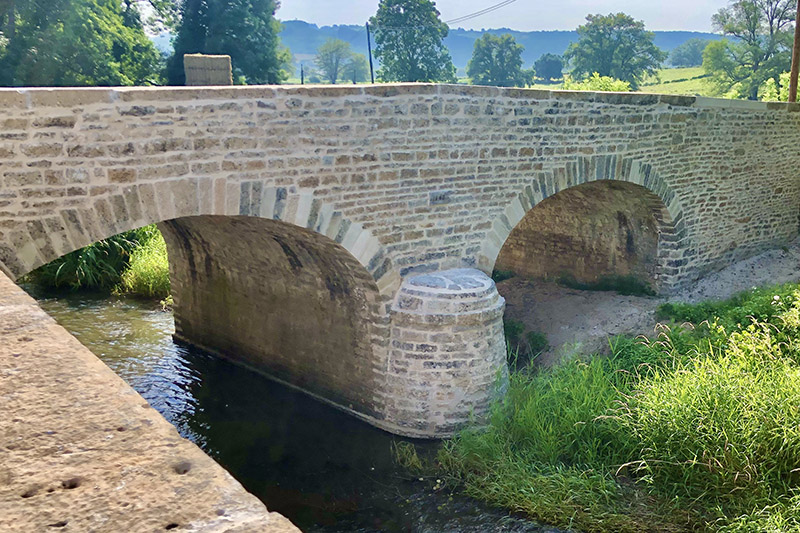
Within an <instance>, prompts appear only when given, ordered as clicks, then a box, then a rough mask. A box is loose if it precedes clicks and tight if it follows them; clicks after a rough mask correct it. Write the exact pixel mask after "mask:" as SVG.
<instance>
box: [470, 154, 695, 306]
mask: <svg viewBox="0 0 800 533" xmlns="http://www.w3.org/2000/svg"><path fill="white" fill-rule="evenodd" d="M601 182H608V183H609V184H612V183H614V182H618V183H620V185H623V184H626V185H624V186H625V187H626V188H627V189H628V192H629V193H631V194H632V195H634V196H636V201H641V202H643V203H645V204H646V209H647V210H648V211H649V214H650V215H651V216H652V219H653V221H654V224H655V228H654V230H655V232H656V236H657V242H656V243H655V246H654V248H655V258H654V263H655V264H654V269H655V272H653V277H654V280H655V288H656V289H657V290H658V291H659V292H662V293H669V292H671V291H673V290H675V289H676V288H677V287H679V286H680V285H681V284H682V283H684V282H685V280H686V272H685V269H683V268H682V267H683V266H684V265H685V264H686V262H687V261H686V256H687V254H691V243H690V240H689V238H688V235H687V231H686V227H685V223H684V219H683V208H682V206H681V202H680V199H679V198H678V196H677V194H676V193H675V191H674V190H673V189H672V188H671V187H670V186H669V185H668V184H667V183H666V181H665V180H664V179H663V178H662V177H661V176H660V175H659V173H658V172H657V170H656V169H655V168H653V167H652V166H651V165H649V164H647V163H644V162H642V161H640V160H637V159H630V158H622V157H618V156H616V155H604V156H595V157H581V158H579V159H577V160H576V161H573V162H571V163H569V164H567V165H565V166H563V167H559V168H557V169H555V170H554V171H552V172H549V171H542V172H539V173H538V175H537V176H536V177H535V178H534V179H533V180H532V181H531V182H530V183H529V184H527V185H526V186H525V187H524V189H523V190H522V192H520V193H519V194H518V195H517V196H516V197H515V198H514V199H513V200H512V201H511V202H510V203H509V204H507V206H506V208H505V210H504V212H503V213H502V214H501V215H500V216H498V217H496V218H495V219H494V221H493V223H492V227H491V229H490V230H489V232H488V234H487V236H486V237H485V238H484V240H483V242H482V245H481V254H480V256H479V258H478V264H479V267H480V268H481V269H482V270H483V271H484V272H487V273H490V272H492V271H493V270H494V268H495V266H496V264H497V261H498V258H499V257H500V254H501V250H503V247H504V245H505V244H506V243H507V242H508V240H509V237H511V236H512V232H514V231H515V230H517V231H519V230H518V228H519V227H520V226H521V225H522V223H523V220H524V219H525V218H526V216H529V215H530V214H531V213H532V212H533V211H532V210H533V208H534V207H536V206H539V205H540V204H541V203H542V202H544V201H545V200H548V199H551V198H553V197H555V196H556V195H558V194H559V193H566V194H569V193H571V192H573V191H577V190H579V189H581V186H582V185H587V184H598V183H601ZM560 196H563V195H559V197H560Z"/></svg>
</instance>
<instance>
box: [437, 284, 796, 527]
mask: <svg viewBox="0 0 800 533" xmlns="http://www.w3.org/2000/svg"><path fill="white" fill-rule="evenodd" d="M661 313H662V316H666V317H669V318H671V319H672V320H674V321H675V323H672V324H671V325H669V326H664V327H662V329H661V331H660V333H659V335H658V336H657V337H656V338H655V339H652V340H650V339H644V338H638V339H633V338H630V337H619V338H616V339H613V340H612V341H611V349H612V350H611V351H612V354H611V355H610V356H608V357H601V356H596V357H594V358H592V359H591V360H589V361H579V360H570V361H567V362H565V363H563V364H562V365H560V366H558V367H556V368H553V369H550V370H540V371H517V372H515V373H513V374H512V376H511V382H510V387H509V393H508V396H507V397H506V399H505V400H504V401H503V402H502V403H500V404H497V405H496V406H495V407H494V410H493V412H492V414H491V418H490V423H489V426H488V428H486V429H484V430H477V429H472V430H465V431H463V432H461V433H460V434H459V435H458V436H456V437H455V438H454V439H452V440H450V441H448V442H447V443H445V445H444V446H443V448H442V450H441V452H440V454H439V467H440V469H441V470H442V473H443V475H444V476H446V477H447V479H448V480H449V481H450V482H451V483H453V484H454V486H461V487H463V488H464V489H465V490H466V491H467V493H469V494H471V495H472V496H474V497H476V498H479V499H483V500H485V501H487V502H490V503H492V504H494V505H497V506H500V507H504V508H507V509H509V510H512V511H516V512H522V513H525V514H527V515H528V516H530V517H531V518H534V519H536V520H539V521H542V522H546V523H549V524H553V525H556V526H560V527H571V528H575V529H577V530H580V531H585V532H592V531H598V532H599V531H696V530H701V531H703V530H705V531H725V532H734V531H735V532H744V531H752V532H756V531H759V532H760V531H775V532H779V531H781V532H782V531H798V532H800V290H798V287H797V285H787V286H782V287H776V288H773V289H765V290H756V291H750V292H748V293H745V294H743V295H739V296H737V297H735V298H733V299H731V300H729V301H726V302H718V303H713V304H701V305H697V306H689V305H676V304H673V305H671V306H664V307H663V308H662V309H661ZM677 322H691V323H692V325H688V324H687V325H684V326H680V325H678V324H677Z"/></svg>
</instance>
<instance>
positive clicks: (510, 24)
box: [276, 0, 728, 31]
mask: <svg viewBox="0 0 800 533" xmlns="http://www.w3.org/2000/svg"><path fill="white" fill-rule="evenodd" d="M499 2H500V0H436V7H437V8H438V9H439V11H440V12H441V14H442V20H444V21H447V20H450V19H455V18H457V17H462V16H464V15H469V14H471V13H474V12H476V11H479V10H482V9H485V8H487V7H490V6H492V5H495V4H497V3H499ZM726 5H728V1H727V0H670V1H665V0H604V1H594V2H592V1H589V0H516V2H514V3H512V4H510V5H507V6H505V7H503V8H501V9H498V10H496V11H494V12H492V13H488V14H486V15H483V16H481V17H478V18H475V19H472V20H470V21H468V22H465V23H461V24H454V26H456V27H463V28H467V29H475V30H480V29H483V28H500V27H504V28H510V29H512V30H520V31H532V30H574V29H575V28H577V27H578V26H579V25H580V24H583V23H584V22H585V18H586V15H587V14H589V13H602V14H604V15H605V14H608V13H616V12H619V11H622V12H625V13H627V14H629V15H631V16H633V17H634V18H636V19H637V20H643V21H644V22H645V25H646V27H647V29H648V30H690V31H712V27H711V16H712V15H713V14H714V13H716V12H717V11H718V10H719V9H720V8H722V7H725V6H726ZM377 6H378V0H281V7H280V9H279V10H278V12H277V13H276V16H277V18H278V19H280V20H295V19H299V20H304V21H306V22H311V23H314V24H317V25H319V26H329V25H333V24H364V22H366V21H367V19H369V17H371V16H372V15H374V14H375V12H376V11H377Z"/></svg>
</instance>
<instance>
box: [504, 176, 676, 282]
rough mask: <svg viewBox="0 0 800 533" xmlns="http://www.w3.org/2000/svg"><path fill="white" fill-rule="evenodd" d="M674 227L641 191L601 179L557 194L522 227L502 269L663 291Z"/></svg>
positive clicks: (509, 241)
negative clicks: (633, 284) (611, 282)
mask: <svg viewBox="0 0 800 533" xmlns="http://www.w3.org/2000/svg"><path fill="white" fill-rule="evenodd" d="M674 232H675V231H674V226H673V224H672V222H671V218H670V216H669V213H668V212H667V211H666V208H665V206H664V205H663V202H662V201H661V199H660V198H659V197H658V196H656V195H655V194H654V193H652V192H650V191H649V190H647V189H645V188H644V187H642V186H640V185H636V184H633V183H629V182H623V181H611V180H603V181H594V182H589V183H584V184H581V185H576V186H573V187H570V188H567V189H565V190H562V191H561V192H558V193H556V194H555V195H553V196H550V197H548V198H546V199H544V200H543V201H541V202H539V203H538V204H537V205H536V206H534V207H533V208H532V209H531V210H529V211H528V212H527V213H526V214H525V216H524V217H523V218H522V220H521V221H520V222H519V223H518V224H517V225H516V226H515V227H514V229H513V230H512V231H511V233H510V234H509V236H508V239H507V240H506V242H505V244H504V245H503V248H502V249H501V251H500V254H499V255H498V258H497V262H496V263H495V269H496V270H498V271H509V272H513V273H514V274H516V275H519V276H523V277H527V278H534V279H548V280H561V281H569V282H573V283H577V284H580V285H586V286H593V285H602V284H603V283H606V284H607V283H609V282H610V281H611V280H616V281H619V280H620V279H626V280H628V281H629V282H630V283H636V284H640V285H641V286H642V287H648V288H650V289H651V290H653V291H659V290H661V289H662V280H663V277H664V273H665V270H666V268H667V265H668V263H669V260H670V258H669V251H670V250H671V246H669V244H670V243H672V242H673V241H674Z"/></svg>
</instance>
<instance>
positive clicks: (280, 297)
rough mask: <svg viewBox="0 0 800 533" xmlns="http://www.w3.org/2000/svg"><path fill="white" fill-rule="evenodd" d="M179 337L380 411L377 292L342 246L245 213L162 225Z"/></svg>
mask: <svg viewBox="0 0 800 533" xmlns="http://www.w3.org/2000/svg"><path fill="white" fill-rule="evenodd" d="M159 227H160V228H161V230H162V232H163V233H164V237H165V239H166V241H167V248H168V251H169V254H170V277H171V280H172V292H173V296H174V299H175V330H176V331H175V335H176V337H177V338H178V339H179V340H182V341H185V342H188V343H189V344H192V345H194V346H198V347H200V348H203V349H205V350H208V351H211V352H214V353H217V354H220V355H223V356H224V357H226V358H229V359H232V360H234V361H237V362H240V363H243V364H246V365H248V366H250V367H252V368H254V369H256V370H259V371H262V372H264V373H266V374H268V375H270V376H271V377H274V378H277V379H279V380H281V381H284V382H286V383H289V384H291V385H294V386H297V387H299V388H301V389H303V390H305V391H307V392H309V393H311V394H312V395H315V396H317V397H319V398H321V399H324V400H326V401H328V402H330V403H333V404H336V405H338V406H340V407H343V408H345V409H347V410H351V411H353V412H355V413H356V414H359V415H361V416H366V417H369V418H373V419H380V418H381V416H382V414H381V407H382V406H381V405H380V402H378V401H376V398H377V397H378V396H380V390H381V387H382V385H383V383H382V382H381V380H380V375H379V373H378V372H376V369H380V368H383V367H384V366H385V354H384V353H383V352H382V351H381V349H380V347H381V345H385V344H386V343H385V342H384V343H379V342H375V341H376V340H377V339H378V338H380V337H381V336H382V335H383V336H385V335H387V334H388V332H387V331H386V330H385V329H380V327H379V325H380V324H381V323H382V322H384V320H382V313H383V312H385V311H382V309H383V308H382V306H381V295H380V292H379V290H378V287H377V285H376V283H375V280H374V279H373V277H372V276H371V274H370V273H369V272H368V271H367V270H366V269H365V268H364V266H362V265H361V264H360V263H359V262H358V260H356V258H355V257H353V256H352V255H351V254H350V253H349V252H348V251H347V250H346V249H345V248H344V247H343V246H342V245H340V244H338V243H337V242H335V241H334V240H332V239H330V238H328V237H325V236H323V235H321V234H319V233H316V232H314V231H311V230H309V229H305V228H301V227H298V226H294V225H290V224H287V223H284V222H279V221H276V220H268V219H264V218H256V217H246V216H234V217H230V216H197V217H184V218H179V219H174V220H170V221H167V222H164V223H162V224H159Z"/></svg>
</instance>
